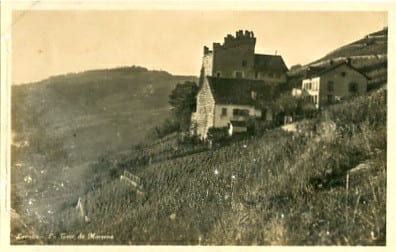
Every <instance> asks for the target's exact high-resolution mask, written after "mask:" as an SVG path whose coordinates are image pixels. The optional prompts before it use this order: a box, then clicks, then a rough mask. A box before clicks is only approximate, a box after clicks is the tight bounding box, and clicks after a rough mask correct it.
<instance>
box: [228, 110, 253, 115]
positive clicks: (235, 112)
mask: <svg viewBox="0 0 396 252" xmlns="http://www.w3.org/2000/svg"><path fill="white" fill-rule="evenodd" d="M232 114H233V115H234V116H248V115H249V110H247V109H234V110H233V111H232Z"/></svg>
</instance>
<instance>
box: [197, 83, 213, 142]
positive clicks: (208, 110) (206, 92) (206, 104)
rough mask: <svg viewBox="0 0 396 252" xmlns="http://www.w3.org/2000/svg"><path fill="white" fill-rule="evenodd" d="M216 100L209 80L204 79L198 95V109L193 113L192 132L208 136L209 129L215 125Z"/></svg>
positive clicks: (204, 136)
mask: <svg viewBox="0 0 396 252" xmlns="http://www.w3.org/2000/svg"><path fill="white" fill-rule="evenodd" d="M214 107H215V101H214V98H213V95H212V92H211V90H210V87H209V83H208V80H207V79H206V78H205V79H204V84H203V86H202V88H201V90H200V91H199V92H198V95H197V111H196V112H195V113H193V114H192V117H191V122H192V127H191V132H192V134H195V135H198V136H201V137H202V138H204V139H205V138H206V137H207V134H208V129H209V128H211V127H213V121H214V120H213V119H214V118H213V116H214Z"/></svg>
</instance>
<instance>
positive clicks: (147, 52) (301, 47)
mask: <svg viewBox="0 0 396 252" xmlns="http://www.w3.org/2000/svg"><path fill="white" fill-rule="evenodd" d="M13 21H14V25H13V30H12V39H13V47H12V50H13V58H12V60H13V83H16V84H18V83H25V82H31V81H37V80H41V79H44V78H47V77H49V76H52V75H57V74H64V73H69V72H80V71H84V70H88V69H100V68H112V67H116V66H126V65H128V66H130V65H139V66H144V67H147V68H149V69H157V70H160V69H161V70H165V71H168V72H170V73H172V74H185V75H198V74H199V70H200V67H201V57H202V51H203V50H202V47H203V46H204V45H210V46H211V45H212V43H213V42H223V38H224V36H225V35H226V34H227V33H232V34H234V33H235V31H236V30H238V29H243V30H245V29H247V30H252V31H254V34H255V36H256V37H257V43H256V53H264V54H273V53H274V52H275V51H278V54H281V55H282V56H283V58H284V60H285V62H286V64H287V66H288V67H289V68H290V66H292V65H294V64H298V63H300V64H306V63H309V62H311V61H313V60H315V59H317V58H320V57H322V56H324V55H325V54H326V53H328V52H329V51H331V50H333V49H335V48H337V47H339V46H341V45H344V44H347V43H349V42H352V41H354V40H357V39H360V38H361V37H363V36H364V35H366V34H368V33H370V32H374V31H377V30H380V29H382V28H383V27H384V26H387V15H386V13H385V12H275V11H271V12H269V11H256V12H252V11H152V10H147V11H144V10H126V11H92V10H91V11H54V10H52V11H30V12H21V11H18V12H14V13H13Z"/></svg>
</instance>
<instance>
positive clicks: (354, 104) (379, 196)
mask: <svg viewBox="0 0 396 252" xmlns="http://www.w3.org/2000/svg"><path fill="white" fill-rule="evenodd" d="M386 93H387V92H386V88H382V89H380V90H377V91H373V92H371V93H369V94H368V95H366V96H363V97H358V98H355V99H352V100H349V101H346V102H345V103H341V104H338V105H334V106H332V107H329V108H328V109H326V110H324V111H322V113H321V114H320V115H319V116H318V117H317V118H316V119H312V120H306V121H302V122H300V123H299V124H298V127H297V128H298V129H299V131H298V132H294V133H291V132H285V131H283V130H281V129H275V130H272V131H269V132H267V133H266V134H265V135H264V136H262V137H253V138H249V139H245V140H241V141H238V142H234V143H231V144H230V145H227V146H224V147H221V148H217V149H212V150H209V151H203V152H202V151H201V152H199V153H195V154H190V155H187V154H186V155H185V156H183V157H180V156H179V157H176V158H175V157H172V156H169V157H168V158H164V159H162V160H160V161H158V162H156V161H152V162H149V163H148V162H143V163H141V164H140V165H139V164H137V163H136V162H133V161H136V157H133V158H131V159H129V160H128V159H126V160H118V161H119V162H118V163H117V162H114V160H113V161H112V162H109V161H108V160H107V161H106V160H105V159H103V160H102V163H101V165H98V166H96V168H95V169H96V172H97V173H98V172H99V173H100V171H101V169H103V170H102V172H103V173H102V174H103V176H106V174H107V176H108V179H107V180H106V179H103V177H102V178H101V179H100V180H99V181H101V182H102V183H101V184H97V183H94V181H90V182H89V183H91V184H95V188H91V189H90V190H87V193H86V194H85V195H84V196H83V198H84V200H85V201H86V211H87V212H86V214H87V216H88V217H89V222H87V223H84V222H81V221H80V220H79V218H80V217H79V216H78V214H77V212H76V210H75V209H74V206H75V205H74V203H75V202H73V205H70V207H65V208H63V210H61V211H60V212H59V213H58V214H57V217H56V220H54V221H53V222H51V229H50V230H52V231H54V232H69V233H70V232H71V233H76V232H83V233H84V232H85V233H87V232H95V231H96V232H99V231H100V232H101V233H104V234H112V235H114V240H112V241H107V242H104V243H117V244H119V243H122V244H179V245H182V244H205V245H224V244H226V245H231V244H237V245H238V244H244V245H251V244H258V245H385V243H386V241H385V237H386V233H385V230H386V218H385V216H386V142H387V140H386V139H387V138H386V113H387V105H386V104H387V103H386ZM165 142H166V141H165ZM181 147H182V145H180V148H181ZM160 149H161V148H158V145H154V146H152V149H151V151H153V152H155V151H160ZM165 149H166V148H165ZM143 150H145V151H150V146H145V147H144V148H143ZM163 150H164V149H162V151H163ZM128 162H129V163H128ZM122 164H124V165H122ZM362 164H363V165H364V166H366V169H364V170H361V171H360V172H358V173H355V174H351V176H350V182H349V188H348V190H346V184H345V183H346V182H345V181H346V173H347V171H349V170H350V169H352V168H354V167H356V166H358V165H362ZM112 168H116V169H121V170H123V169H127V170H129V171H131V172H132V173H134V174H136V175H138V176H139V177H141V178H142V180H143V191H144V195H137V194H136V193H135V191H134V189H133V187H131V186H128V185H126V184H124V183H121V182H120V181H119V178H118V177H114V178H111V175H110V173H109V170H110V169H112ZM73 219H74V222H73V221H71V220H73ZM47 230H48V229H47ZM52 242H55V243H65V242H64V241H63V242H62V241H60V240H58V241H52ZM78 242H79V241H69V242H66V243H78Z"/></svg>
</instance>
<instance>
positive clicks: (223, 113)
mask: <svg viewBox="0 0 396 252" xmlns="http://www.w3.org/2000/svg"><path fill="white" fill-rule="evenodd" d="M221 116H227V108H222V109H221Z"/></svg>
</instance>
